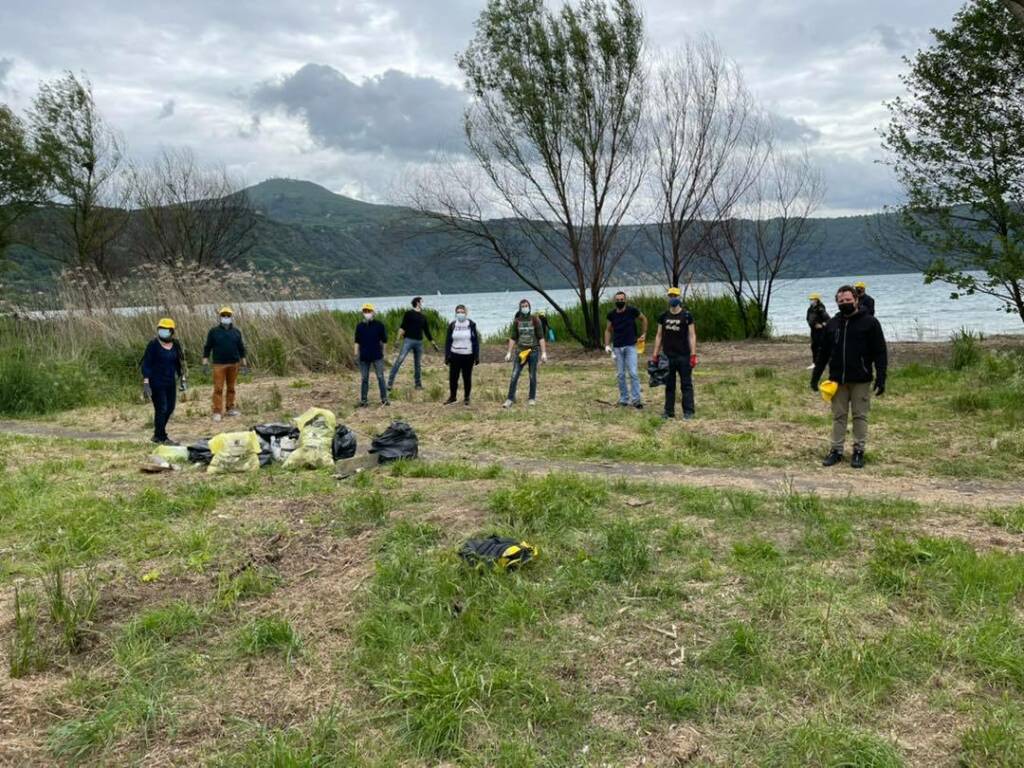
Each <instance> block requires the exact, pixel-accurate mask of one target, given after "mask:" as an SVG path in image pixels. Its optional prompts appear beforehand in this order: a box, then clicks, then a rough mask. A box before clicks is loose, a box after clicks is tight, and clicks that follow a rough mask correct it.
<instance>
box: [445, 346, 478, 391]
mask: <svg viewBox="0 0 1024 768" xmlns="http://www.w3.org/2000/svg"><path fill="white" fill-rule="evenodd" d="M448 361H449V362H448V393H449V394H448V399H449V400H454V399H455V395H456V394H457V393H458V391H459V376H462V389H463V396H464V397H465V398H466V400H469V394H470V392H472V391H473V356H472V355H458V354H455V353H454V352H453V353H452V354H451V355H449V356H448Z"/></svg>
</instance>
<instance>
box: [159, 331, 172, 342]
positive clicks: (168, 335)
mask: <svg viewBox="0 0 1024 768" xmlns="http://www.w3.org/2000/svg"><path fill="white" fill-rule="evenodd" d="M156 335H157V336H159V337H160V338H161V339H163V340H164V341H167V340H168V339H170V338H171V331H170V329H169V328H158V329H157V332H156Z"/></svg>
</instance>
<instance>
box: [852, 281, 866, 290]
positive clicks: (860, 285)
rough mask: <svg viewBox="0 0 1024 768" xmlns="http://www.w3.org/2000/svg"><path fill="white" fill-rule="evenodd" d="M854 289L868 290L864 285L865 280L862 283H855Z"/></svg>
mask: <svg viewBox="0 0 1024 768" xmlns="http://www.w3.org/2000/svg"><path fill="white" fill-rule="evenodd" d="M853 287H854V288H867V286H866V285H865V284H864V281H863V280H861V281H860V282H857V283H854V284H853Z"/></svg>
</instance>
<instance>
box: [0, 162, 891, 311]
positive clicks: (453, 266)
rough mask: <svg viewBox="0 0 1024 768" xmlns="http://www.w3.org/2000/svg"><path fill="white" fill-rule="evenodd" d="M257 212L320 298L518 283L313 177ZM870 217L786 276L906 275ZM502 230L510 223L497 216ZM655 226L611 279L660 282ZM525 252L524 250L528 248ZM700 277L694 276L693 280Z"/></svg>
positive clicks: (26, 276)
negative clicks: (871, 230)
mask: <svg viewBox="0 0 1024 768" xmlns="http://www.w3.org/2000/svg"><path fill="white" fill-rule="evenodd" d="M246 193H247V194H248V195H249V197H250V199H251V201H252V202H253V205H254V208H255V211H256V213H257V215H258V217H259V222H258V225H257V243H256V246H255V247H254V248H253V250H252V251H251V252H250V253H249V254H248V256H247V260H248V262H249V263H250V265H251V267H252V268H253V269H254V270H256V271H257V272H260V273H274V274H280V275H300V276H302V277H303V278H305V282H306V283H307V284H308V285H310V286H313V291H314V293H315V294H316V295H317V296H318V297H343V296H359V295H389V294H395V293H409V292H410V291H413V292H416V291H421V292H424V293H433V292H435V291H438V290H441V291H444V292H450V291H454V290H461V291H473V292H476V291H500V290H505V289H506V288H516V287H518V286H519V285H520V283H519V282H518V280H517V279H516V278H515V276H513V275H512V274H511V273H509V272H508V270H506V269H505V268H504V267H503V266H501V265H499V264H496V263H494V262H493V260H492V258H491V256H490V253H489V252H488V251H487V250H486V249H483V248H475V249H474V248H469V249H467V248H465V247H464V246H462V247H460V245H459V244H458V242H457V241H455V240H454V239H453V238H452V237H451V236H450V235H448V234H447V233H445V232H444V231H443V230H441V229H440V228H439V226H438V225H437V224H436V223H434V222H432V221H430V220H428V219H426V218H424V217H422V216H419V215H418V214H417V213H416V212H415V211H412V210H410V209H408V208H402V207H399V206H392V205H375V204H372V203H366V202H362V201H360V200H354V199H352V198H349V197H345V196H343V195H338V194H335V193H333V192H331V191H329V190H327V189H325V188H324V187H321V186H319V185H317V184H314V183H312V182H309V181H297V180H291V179H270V180H267V181H264V182H261V183H260V184H257V185H255V186H253V187H250V188H249V189H248V190H246ZM49 215H51V214H50V213H48V212H40V214H38V215H37V216H36V217H35V221H34V222H33V228H34V230H36V231H37V232H38V235H39V237H38V238H37V242H38V241H45V240H46V238H47V232H48V231H52V226H49V225H48V221H47V219H48V216H49ZM868 220H869V217H866V216H860V217H856V216H855V217H847V218H835V219H819V220H817V233H816V236H815V237H814V239H813V242H812V243H810V244H809V245H807V246H805V247H804V248H803V249H801V250H800V251H798V252H796V253H795V254H794V255H793V257H792V259H791V262H790V265H789V268H788V269H787V274H786V276H787V277H810V276H829V275H845V274H852V273H856V274H885V273H896V272H902V271H906V268H905V267H903V266H902V265H899V264H896V263H893V262H891V261H888V260H887V259H886V258H885V257H884V256H882V255H881V254H879V253H877V252H876V251H875V250H874V249H873V247H872V245H871V243H870V241H869V238H868V237H867V229H866V228H867V224H868ZM495 226H496V227H497V228H499V229H500V228H501V227H503V226H509V224H508V223H507V222H496V224H495ZM652 234H653V230H650V229H645V228H640V229H637V228H629V229H628V230H627V231H626V232H625V233H624V237H625V238H626V239H628V241H629V242H630V247H629V250H628V252H627V253H626V255H625V256H624V258H623V259H622V261H621V263H620V267H619V270H618V273H617V276H616V279H615V282H618V283H622V284H640V283H646V282H656V281H660V279H661V277H660V275H661V262H660V259H659V258H658V255H657V253H656V251H655V250H654V248H653V246H652V240H653V238H652V237H651V235H652ZM523 250H524V253H527V254H528V249H527V248H525V247H524V249H523ZM10 256H11V262H12V264H11V267H10V269H8V271H7V272H6V273H5V274H4V275H3V283H4V292H5V294H6V295H8V296H10V297H12V298H16V299H17V300H20V301H25V300H26V298H28V299H29V301H28V303H30V304H43V303H48V301H47V297H48V295H49V294H50V293H51V291H52V288H53V282H54V274H55V272H56V271H57V269H58V267H57V266H56V265H55V263H54V262H53V261H52V260H50V259H47V258H45V257H44V256H42V255H41V254H40V253H39V252H36V251H33V250H32V249H29V248H24V247H20V248H14V249H12V250H11V252H10ZM132 259H133V254H132V253H131V250H130V249H129V248H124V249H122V252H121V253H120V254H119V256H118V258H117V260H116V263H117V266H116V269H117V271H118V272H119V273H120V274H125V275H129V274H130V273H131V270H132V268H133V261H132ZM536 269H537V273H538V274H539V276H540V279H541V281H542V282H543V283H544V284H545V285H546V286H549V287H564V282H563V281H562V280H561V279H560V278H559V276H558V275H557V273H555V271H554V270H553V269H551V268H550V267H548V266H547V265H545V264H544V263H543V262H541V263H538V264H537V267H536ZM698 277H699V276H698Z"/></svg>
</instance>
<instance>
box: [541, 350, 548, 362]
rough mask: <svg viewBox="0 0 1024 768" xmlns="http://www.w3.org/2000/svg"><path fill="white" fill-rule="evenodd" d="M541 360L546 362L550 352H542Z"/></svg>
mask: <svg viewBox="0 0 1024 768" xmlns="http://www.w3.org/2000/svg"><path fill="white" fill-rule="evenodd" d="M540 361H541V362H542V363H546V362H547V361H548V353H547V352H545V353H544V354H542V355H541V356H540Z"/></svg>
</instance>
